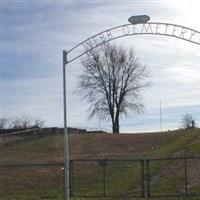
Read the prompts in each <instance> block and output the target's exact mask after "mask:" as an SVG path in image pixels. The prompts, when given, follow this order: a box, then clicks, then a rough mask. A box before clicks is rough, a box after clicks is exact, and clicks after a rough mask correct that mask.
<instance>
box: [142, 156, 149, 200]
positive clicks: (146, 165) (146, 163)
mask: <svg viewBox="0 0 200 200" xmlns="http://www.w3.org/2000/svg"><path fill="white" fill-rule="evenodd" d="M143 162H144V181H143V182H144V183H143V187H144V189H143V194H144V197H145V198H148V197H150V196H151V190H150V161H149V160H146V159H145V160H143Z"/></svg>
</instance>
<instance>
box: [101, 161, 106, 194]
mask: <svg viewBox="0 0 200 200" xmlns="http://www.w3.org/2000/svg"><path fill="white" fill-rule="evenodd" d="M106 165H107V163H106V161H105V160H104V161H103V163H102V167H103V196H104V197H105V196H106Z"/></svg>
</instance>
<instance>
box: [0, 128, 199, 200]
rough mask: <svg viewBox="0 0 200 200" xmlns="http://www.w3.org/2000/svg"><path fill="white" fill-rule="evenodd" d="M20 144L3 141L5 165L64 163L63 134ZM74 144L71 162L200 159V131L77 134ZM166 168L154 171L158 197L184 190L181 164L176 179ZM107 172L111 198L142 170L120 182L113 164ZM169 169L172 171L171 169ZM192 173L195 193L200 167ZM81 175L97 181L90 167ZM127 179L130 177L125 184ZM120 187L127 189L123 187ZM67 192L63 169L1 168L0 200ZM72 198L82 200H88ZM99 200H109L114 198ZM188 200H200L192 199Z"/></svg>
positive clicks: (56, 196)
mask: <svg viewBox="0 0 200 200" xmlns="http://www.w3.org/2000/svg"><path fill="white" fill-rule="evenodd" d="M20 139H21V138H18V137H15V138H2V137H1V138H0V158H1V159H0V164H1V165H5V164H6V165H13V164H15V165H16V164H32V163H34V164H37V163H44V164H46V163H57V162H60V163H62V162H63V135H59V134H57V135H51V136H45V137H42V138H34V139H31V140H27V141H21V142H19V141H20ZM15 140H16V141H18V142H17V143H16V144H15V143H14V142H13V141H15ZM69 140H70V159H141V158H162V157H180V156H200V130H199V129H196V130H193V131H181V130H180V131H174V132H173V131H171V132H166V133H148V134H120V135H111V134H92V135H91V134H87V135H80V134H72V135H70V139H69ZM11 141H12V142H11ZM170 165H172V163H170ZM118 166H119V165H118ZM166 166H168V164H167V163H165V165H163V163H162V164H161V163H160V164H157V165H156V166H152V174H153V180H154V183H155V187H154V189H155V190H156V191H157V192H158V191H163V190H165V189H167V190H176V189H177V190H179V189H180V188H181V187H183V185H181V184H182V180H181V177H180V176H179V172H180V167H179V164H177V163H175V164H174V165H173V173H172V175H173V176H169V174H163V172H164V171H166V169H165V168H166ZM168 168H169V167H168ZM132 169H133V170H132ZM107 170H108V171H109V172H110V173H109V174H111V175H110V177H108V183H107V184H109V186H110V187H109V190H108V191H107V193H109V194H112V193H113V192H115V191H114V190H120V187H121V188H122V187H123V188H126V189H127V190H129V189H130V190H131V187H132V186H133V184H137V177H136V175H135V174H136V173H134V170H135V171H137V167H135V168H134V167H133V168H130V167H129V168H128V167H127V168H126V173H124V172H123V173H122V171H123V170H120V167H119V169H118V172H117V174H118V179H117V178H116V176H114V174H116V170H117V169H116V167H115V166H112V165H109V168H108V169H107ZM167 170H168V171H169V170H170V169H167ZM190 170H191V171H192V172H193V173H192V174H193V177H192V180H190V181H191V183H192V185H191V188H190V189H192V190H194V191H200V166H199V164H192V165H191V167H190ZM77 171H79V172H80V175H81V176H80V177H81V179H80V180H77V181H79V184H80V181H81V180H82V182H83V184H84V181H86V178H87V177H94V176H93V173H92V172H93V171H92V170H91V168H88V167H84V168H82V169H80V170H77ZM158 172H159V176H164V175H166V176H167V178H166V179H165V181H164V182H163V181H162V182H160V179H159V177H158V175H156V173H158ZM85 173H87V175H88V174H89V173H90V175H91V176H85ZM95 173H96V174H98V173H99V172H96V171H95ZM154 173H155V175H154ZM123 177H130V178H127V179H125V180H123ZM131 177H132V178H131ZM91 180H92V179H91ZM120 180H121V183H120ZM122 180H123V181H122ZM126 180H127V181H126ZM134 181H135V183H134ZM120 184H122V185H121V186H120ZM63 187H64V185H63V169H62V167H61V166H58V167H57V166H54V167H48V168H38V167H36V168H34V167H33V168H10V169H8V168H2V169H1V171H0V200H13V199H16V200H32V199H34V200H37V199H38V200H40V199H46V200H47V199H48V200H53V199H55V200H61V199H63ZM100 187H101V183H99V184H98V182H97V184H96V185H95V184H91V188H90V189H91V191H92V192H98V190H100ZM118 187H119V188H118ZM79 192H80V191H79ZM81 192H82V194H84V192H86V191H84V190H82V191H81ZM72 199H73V200H79V199H80V200H81V199H84V198H72ZM85 199H86V198H85ZM90 199H91V198H90ZM98 199H105V200H108V199H109V198H98ZM124 199H126V198H124ZM157 199H158V198H157ZM165 199H166V198H165ZM169 199H181V198H169ZM184 199H186V198H184ZM187 199H195V200H198V199H200V198H198V197H193V198H189V197H188V198H187ZM109 200H110V199H109ZM167 200H168V199H167Z"/></svg>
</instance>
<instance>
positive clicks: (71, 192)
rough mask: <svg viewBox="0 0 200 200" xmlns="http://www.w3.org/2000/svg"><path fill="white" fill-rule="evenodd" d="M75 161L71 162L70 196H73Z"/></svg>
mask: <svg viewBox="0 0 200 200" xmlns="http://www.w3.org/2000/svg"><path fill="white" fill-rule="evenodd" d="M73 164H74V162H73V160H70V165H69V170H70V178H69V192H70V196H73Z"/></svg>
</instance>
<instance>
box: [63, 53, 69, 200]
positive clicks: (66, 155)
mask: <svg viewBox="0 0 200 200" xmlns="http://www.w3.org/2000/svg"><path fill="white" fill-rule="evenodd" d="M66 65H67V52H66V51H65V50H63V105H64V186H65V191H64V200H69V196H70V188H69V141H68V130H67V103H66V70H65V67H66Z"/></svg>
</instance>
